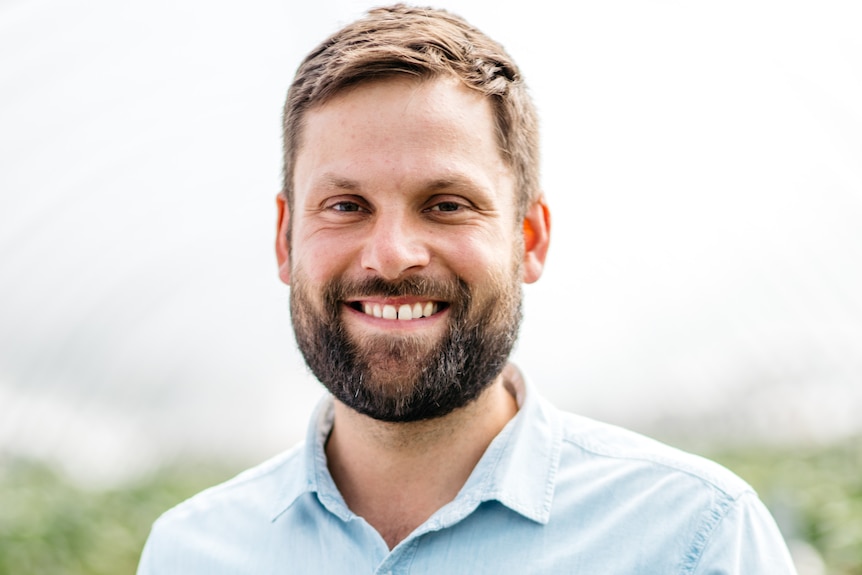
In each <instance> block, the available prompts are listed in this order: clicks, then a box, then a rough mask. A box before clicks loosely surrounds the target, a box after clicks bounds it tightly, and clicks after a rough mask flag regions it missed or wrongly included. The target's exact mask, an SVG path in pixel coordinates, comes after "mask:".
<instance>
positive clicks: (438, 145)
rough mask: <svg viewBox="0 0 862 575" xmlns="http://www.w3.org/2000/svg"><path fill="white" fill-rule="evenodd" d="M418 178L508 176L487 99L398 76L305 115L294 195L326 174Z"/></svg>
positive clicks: (453, 83) (444, 83)
mask: <svg viewBox="0 0 862 575" xmlns="http://www.w3.org/2000/svg"><path fill="white" fill-rule="evenodd" d="M414 172H416V173H420V172H424V173H426V174H427V173H429V172H433V173H434V175H435V176H439V177H444V176H446V172H452V173H453V174H455V175H462V176H463V175H468V176H471V175H472V176H473V177H477V178H479V179H488V178H490V179H492V180H496V179H499V178H502V177H508V176H509V175H510V169H509V166H508V165H507V164H506V162H505V161H504V159H503V155H502V154H501V152H500V148H499V145H498V138H497V130H496V125H495V121H494V114H493V108H492V105H491V102H490V100H489V99H488V98H487V97H486V96H484V95H482V94H480V93H479V92H476V91H475V90H471V89H469V88H467V87H465V86H464V85H463V84H462V83H461V82H459V81H458V80H457V79H455V78H450V77H438V78H433V79H414V78H411V77H397V78H388V79H384V80H376V81H371V82H364V83H362V84H359V85H357V86H355V87H351V88H350V89H348V90H345V91H343V92H341V93H339V94H337V95H336V96H334V97H333V98H331V99H329V100H327V101H326V102H325V103H323V104H321V105H319V106H317V107H315V108H312V109H311V110H309V111H308V112H307V114H306V117H305V121H304V126H303V134H302V138H301V143H300V146H299V149H298V150H297V155H296V158H295V165H294V184H295V187H296V189H297V190H299V189H301V188H302V187H303V185H304V184H309V183H310V182H308V181H306V180H307V178H309V177H314V176H315V175H319V174H322V173H327V174H332V173H335V174H336V175H339V176H342V177H345V178H352V177H353V175H354V174H356V175H363V174H364V175H368V176H371V175H378V176H383V175H385V174H388V175H389V176H390V177H409V176H410V175H411V174H413V173H414ZM414 175H418V174H414Z"/></svg>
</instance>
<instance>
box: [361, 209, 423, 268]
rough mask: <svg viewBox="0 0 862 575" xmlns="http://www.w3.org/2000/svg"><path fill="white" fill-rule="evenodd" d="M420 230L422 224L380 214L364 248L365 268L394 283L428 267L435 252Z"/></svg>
mask: <svg viewBox="0 0 862 575" xmlns="http://www.w3.org/2000/svg"><path fill="white" fill-rule="evenodd" d="M419 228H420V224H419V223H418V222H411V221H410V220H409V218H407V217H403V216H394V215H392V214H389V215H387V216H386V217H382V216H380V215H379V216H378V217H377V218H375V221H374V222H373V224H372V226H371V229H370V232H369V236H368V238H366V241H365V245H364V246H363V250H362V261H361V264H362V267H363V268H364V269H366V270H370V271H374V272H376V273H377V274H378V275H379V276H381V277H382V278H384V279H387V280H394V279H398V278H399V277H401V276H403V275H404V274H406V273H408V272H410V271H416V270H419V269H422V268H423V267H425V266H427V265H428V263H429V262H430V261H431V252H430V250H429V246H428V245H427V242H426V240H425V239H424V238H423V236H422V233H421V230H420V229H419Z"/></svg>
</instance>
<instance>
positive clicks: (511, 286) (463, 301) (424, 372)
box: [290, 266, 522, 422]
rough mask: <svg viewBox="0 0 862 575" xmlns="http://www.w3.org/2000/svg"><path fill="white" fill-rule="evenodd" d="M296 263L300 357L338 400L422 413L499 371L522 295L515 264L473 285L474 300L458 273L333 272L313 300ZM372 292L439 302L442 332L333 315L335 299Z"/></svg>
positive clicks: (388, 414) (294, 313)
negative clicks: (391, 329) (397, 276)
mask: <svg viewBox="0 0 862 575" xmlns="http://www.w3.org/2000/svg"><path fill="white" fill-rule="evenodd" d="M516 267H517V266H516ZM297 272H300V270H295V271H294V274H293V278H294V281H293V282H292V286H291V292H290V310H291V320H292V322H293V329H294V333H295V335H296V341H297V344H298V346H299V349H300V351H301V352H302V355H303V357H304V358H305V362H306V364H307V365H308V367H309V369H310V370H311V371H312V373H314V375H315V376H316V377H317V379H318V380H319V381H320V382H321V383H323V385H324V386H325V387H326V388H327V389H328V390H329V391H330V393H332V395H333V396H335V397H336V398H337V399H338V400H339V401H341V402H342V403H344V404H345V405H347V406H348V407H350V408H352V409H354V410H355V411H357V412H359V413H362V414H365V415H367V416H369V417H372V418H374V419H377V420H381V421H390V422H409V421H419V420H424V419H432V418H438V417H442V416H444V415H447V414H448V413H451V412H452V411H453V410H455V409H458V408H460V407H463V406H465V405H467V404H468V403H469V402H471V401H473V400H474V399H476V398H477V397H478V396H479V395H480V394H481V393H482V391H484V390H485V389H486V388H487V387H488V386H490V385H491V383H493V382H494V380H495V379H496V378H497V376H499V374H500V373H501V372H502V370H503V368H504V367H505V365H506V362H507V360H508V358H509V355H510V354H511V352H512V348H513V347H514V345H515V340H516V339H517V335H518V329H519V327H520V323H521V299H522V295H521V285H520V281H519V279H518V278H519V277H520V273H519V270H517V269H516V270H514V271H512V273H511V276H510V277H507V278H501V277H498V278H495V279H494V280H493V281H492V282H491V285H490V286H487V289H485V288H483V291H485V292H486V293H485V297H484V298H483V300H482V301H477V294H475V293H473V292H474V290H473V289H471V288H470V286H469V285H468V284H467V283H466V282H465V281H464V280H463V279H461V278H453V279H452V280H433V279H430V278H424V277H421V276H418V277H417V276H411V277H407V278H404V279H402V280H398V281H394V282H389V281H386V280H383V279H380V278H370V279H367V280H363V281H347V280H342V279H334V280H331V281H329V282H327V283H326V284H324V285H323V286H322V290H321V292H320V293H321V299H322V301H321V306H322V309H318V308H317V307H316V306H315V304H314V298H313V294H311V293H309V291H308V290H309V288H308V286H307V282H304V281H302V280H303V278H302V274H301V272H300V273H297ZM374 296H378V297H380V296H382V297H397V296H415V297H424V298H432V297H433V299H434V300H437V301H444V302H446V303H447V304H448V314H449V317H448V320H447V326H446V328H445V332H444V333H443V335H442V337H440V338H439V339H438V340H436V341H435V340H433V339H431V338H430V337H429V336H427V335H425V334H421V333H420V334H413V335H404V334H401V335H387V334H380V335H373V336H370V335H364V336H361V337H352V336H351V335H350V334H349V333H348V332H347V328H346V326H345V322H344V320H343V317H342V314H343V313H349V312H348V311H346V310H344V309H343V306H344V305H345V301H346V299H347V298H353V299H356V298H360V297H374ZM396 321H397V320H396Z"/></svg>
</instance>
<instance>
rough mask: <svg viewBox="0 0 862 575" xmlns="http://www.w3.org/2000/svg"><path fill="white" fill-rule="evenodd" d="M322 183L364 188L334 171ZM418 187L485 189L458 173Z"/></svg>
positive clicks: (333, 186) (329, 185)
mask: <svg viewBox="0 0 862 575" xmlns="http://www.w3.org/2000/svg"><path fill="white" fill-rule="evenodd" d="M320 183H321V184H322V185H323V186H325V187H328V188H335V189H339V190H346V191H351V192H355V191H359V190H361V189H362V186H361V185H360V183H359V182H358V181H356V180H351V179H350V178H345V177H343V176H339V175H337V174H332V173H327V174H324V175H323V176H322V177H321V178H320ZM418 187H420V188H422V189H424V190H428V191H439V190H446V189H450V188H466V189H471V190H476V191H484V187H483V186H480V185H478V184H477V183H476V182H475V181H473V180H471V179H470V178H467V177H465V176H461V175H457V174H456V175H454V176H452V177H445V178H435V179H432V180H428V181H424V182H421V183H420V185H419V186H418Z"/></svg>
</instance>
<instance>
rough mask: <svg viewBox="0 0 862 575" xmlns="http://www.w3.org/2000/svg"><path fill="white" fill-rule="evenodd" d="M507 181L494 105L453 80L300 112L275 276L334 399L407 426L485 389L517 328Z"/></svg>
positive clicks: (405, 83)
mask: <svg viewBox="0 0 862 575" xmlns="http://www.w3.org/2000/svg"><path fill="white" fill-rule="evenodd" d="M513 182H514V179H513V177H512V174H511V171H510V169H509V167H508V166H507V165H506V164H505V162H504V161H503V159H502V157H501V155H500V152H499V151H498V148H497V138H496V134H495V129H494V121H493V116H492V112H491V107H490V104H489V102H488V101H487V99H485V98H484V97H482V96H481V95H479V94H477V93H475V92H473V91H470V90H469V89H467V88H465V87H463V86H462V85H460V84H459V83H458V82H456V81H455V80H453V79H449V78H443V79H436V80H429V81H422V82H419V81H415V80H412V79H389V80H381V81H377V82H372V83H366V84H361V85H359V86H358V87H356V88H353V89H350V90H349V91H347V92H345V93H343V94H340V95H338V96H336V97H335V98H334V99H333V100H331V101H329V102H327V103H326V104H324V105H323V106H321V107H318V108H314V109H312V110H311V111H309V112H308V113H307V116H306V121H305V125H304V128H303V132H302V140H301V147H300V149H299V152H298V154H297V157H296V161H295V170H294V201H293V206H292V214H291V216H292V220H291V226H292V227H291V231H290V238H289V242H290V257H289V261H288V262H285V263H284V265H283V266H282V279H284V280H285V281H287V282H289V283H290V284H291V313H292V319H293V325H294V330H295V332H296V338H297V342H298V344H299V347H300V349H301V351H302V352H303V355H304V356H305V358H306V361H307V363H308V364H309V367H310V368H311V370H312V371H313V372H314V374H315V375H316V376H317V377H318V379H320V380H321V381H322V382H323V383H324V384H325V385H326V386H327V387H328V388H329V389H330V391H332V393H333V394H334V395H335V396H336V397H337V398H338V399H339V400H340V401H342V402H344V403H345V404H347V405H348V406H350V407H352V408H354V409H356V410H357V411H359V412H361V413H365V414H366V415H369V416H371V417H374V418H376V419H382V420H387V421H412V420H417V419H425V418H431V417H438V416H442V415H445V414H446V413H449V412H450V411H452V410H453V409H456V408H458V407H460V406H462V405H464V404H466V403H467V402H469V401H470V400H472V399H474V398H475V397H476V396H478V395H479V393H480V392H481V391H482V390H483V389H485V388H486V387H487V386H488V385H490V383H492V382H493V380H494V378H495V377H496V376H497V375H498V374H499V373H500V371H501V370H502V367H503V365H504V364H505V362H506V359H507V358H508V356H509V353H510V352H511V349H512V345H513V344H514V341H515V337H516V335H517V330H518V324H519V321H520V301H521V290H520V282H521V279H522V272H521V261H522V257H523V253H524V251H523V240H522V234H521V223H520V222H516V221H515V219H516V216H515V214H516V201H515V191H514V185H513ZM284 217H285V218H286V217H287V216H284ZM283 228H284V226H283Z"/></svg>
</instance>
